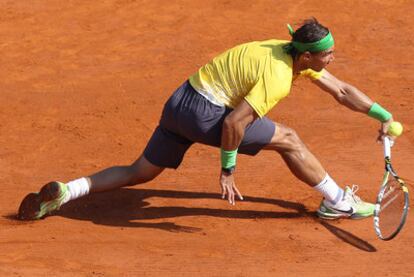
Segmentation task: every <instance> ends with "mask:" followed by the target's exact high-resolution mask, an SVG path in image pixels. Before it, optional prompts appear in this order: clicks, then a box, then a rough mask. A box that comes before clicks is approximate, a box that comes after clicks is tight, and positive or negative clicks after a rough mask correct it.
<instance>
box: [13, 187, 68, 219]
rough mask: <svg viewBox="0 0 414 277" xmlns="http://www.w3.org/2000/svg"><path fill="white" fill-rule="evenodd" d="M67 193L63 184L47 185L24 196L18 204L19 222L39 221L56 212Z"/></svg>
mask: <svg viewBox="0 0 414 277" xmlns="http://www.w3.org/2000/svg"><path fill="white" fill-rule="evenodd" d="M68 193H69V191H68V188H67V186H66V184H64V183H61V182H50V183H47V184H46V185H44V186H43V187H42V188H41V189H40V192H38V193H29V194H28V195H26V197H25V198H24V199H23V201H22V203H21V204H20V207H19V213H18V218H19V219H20V220H35V219H41V218H42V217H44V216H45V215H47V214H50V213H51V212H53V211H55V210H58V209H59V208H60V206H61V205H62V204H63V201H64V200H65V198H66V197H67V195H68Z"/></svg>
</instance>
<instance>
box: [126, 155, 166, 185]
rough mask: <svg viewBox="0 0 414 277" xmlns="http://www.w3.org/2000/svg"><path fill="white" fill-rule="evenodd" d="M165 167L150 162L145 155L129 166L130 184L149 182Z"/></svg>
mask: <svg viewBox="0 0 414 277" xmlns="http://www.w3.org/2000/svg"><path fill="white" fill-rule="evenodd" d="M162 171H163V168H161V167H158V166H155V165H153V164H151V163H150V162H148V161H147V160H146V159H145V158H144V157H140V158H139V159H138V160H137V161H135V162H134V163H133V164H131V165H130V166H128V176H129V180H130V181H129V185H130V186H133V185H137V184H142V183H146V182H149V181H151V180H153V179H154V178H155V177H157V176H158V175H159V174H160V173H161V172H162Z"/></svg>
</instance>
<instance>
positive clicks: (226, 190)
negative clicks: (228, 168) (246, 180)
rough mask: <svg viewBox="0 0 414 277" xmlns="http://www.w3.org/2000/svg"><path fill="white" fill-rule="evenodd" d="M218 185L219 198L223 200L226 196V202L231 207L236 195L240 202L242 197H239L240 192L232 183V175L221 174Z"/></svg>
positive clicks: (234, 202)
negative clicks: (219, 188)
mask: <svg viewBox="0 0 414 277" xmlns="http://www.w3.org/2000/svg"><path fill="white" fill-rule="evenodd" d="M220 185H221V198H222V199H225V198H226V196H227V200H228V201H229V203H230V204H231V205H235V204H236V201H235V195H236V194H237V196H238V197H239V199H240V200H243V196H242V195H241V193H240V191H239V190H238V189H237V187H236V184H235V182H234V175H233V174H228V173H225V172H221V175H220Z"/></svg>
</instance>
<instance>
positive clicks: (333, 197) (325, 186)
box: [314, 174, 344, 204]
mask: <svg viewBox="0 0 414 277" xmlns="http://www.w3.org/2000/svg"><path fill="white" fill-rule="evenodd" d="M314 188H315V189H316V190H317V191H319V192H320V193H322V194H323V196H324V197H325V199H326V200H328V201H329V202H331V203H332V204H336V203H338V202H339V201H340V200H341V199H342V197H343V195H344V190H343V189H341V188H340V187H339V186H338V185H337V184H336V183H335V181H334V180H333V179H332V178H331V176H329V175H328V174H326V176H325V178H324V179H323V180H322V182H320V183H319V184H318V185H316V186H314Z"/></svg>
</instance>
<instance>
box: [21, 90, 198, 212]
mask: <svg viewBox="0 0 414 277" xmlns="http://www.w3.org/2000/svg"><path fill="white" fill-rule="evenodd" d="M190 90H191V86H190V85H189V83H188V82H185V83H184V84H183V85H182V86H180V87H179V88H178V89H177V90H176V92H175V93H174V94H173V95H172V96H171V98H170V99H169V101H168V102H167V103H166V105H165V106H164V110H163V113H162V116H161V120H160V124H159V126H158V127H157V128H156V129H155V131H154V133H153V134H152V137H151V139H150V141H149V142H148V144H147V146H146V148H145V150H144V154H143V155H142V156H141V157H140V158H139V159H138V160H136V161H135V162H134V163H133V164H131V165H129V166H114V167H110V168H107V169H105V170H102V171H100V172H98V173H95V174H93V175H91V176H89V177H82V178H79V179H76V180H73V181H71V182H69V183H67V184H64V183H60V182H50V183H48V184H46V185H44V186H43V187H42V188H41V190H40V192H38V193H30V194H28V195H27V196H26V197H25V198H24V199H23V201H22V203H21V204H20V208H19V214H18V217H19V218H20V219H24V220H32V219H39V218H42V217H43V216H45V215H46V214H49V213H50V212H52V211H54V210H57V209H59V208H60V206H61V205H63V204H64V203H66V202H68V201H70V200H74V199H77V198H79V197H82V196H84V195H87V194H89V193H91V192H92V193H93V192H100V191H108V190H112V189H116V188H120V187H124V186H132V185H136V184H141V183H145V182H148V181H150V180H152V179H154V178H155V177H156V176H158V175H159V174H160V173H161V172H162V171H163V170H164V169H165V168H178V166H179V165H180V163H181V161H182V160H183V157H184V154H185V153H186V151H187V150H188V148H189V147H190V146H191V145H192V144H193V141H191V140H189V139H188V138H187V136H186V135H185V134H180V128H184V129H186V130H187V129H188V128H186V126H185V125H186V124H185V122H186V121H189V122H192V121H193V118H194V116H193V115H192V114H190V115H188V114H187V113H186V112H185V111H186V109H187V108H188V106H192V105H193V104H192V102H194V101H195V100H194V99H193V98H194V93H191V91H190ZM200 97H201V96H200ZM196 100H197V99H196ZM177 115H180V116H181V117H183V116H184V117H186V116H188V117H189V118H188V120H185V118H182V119H180V120H177V119H176V118H177ZM200 116H201V117H203V114H201V115H200Z"/></svg>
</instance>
